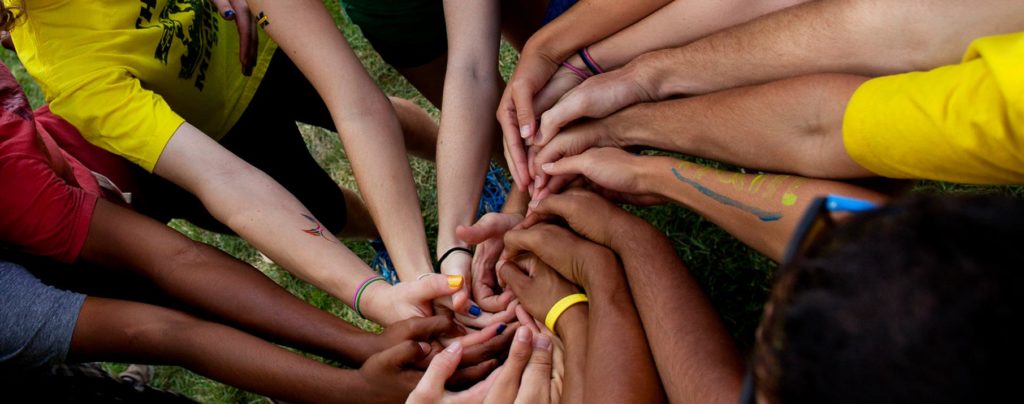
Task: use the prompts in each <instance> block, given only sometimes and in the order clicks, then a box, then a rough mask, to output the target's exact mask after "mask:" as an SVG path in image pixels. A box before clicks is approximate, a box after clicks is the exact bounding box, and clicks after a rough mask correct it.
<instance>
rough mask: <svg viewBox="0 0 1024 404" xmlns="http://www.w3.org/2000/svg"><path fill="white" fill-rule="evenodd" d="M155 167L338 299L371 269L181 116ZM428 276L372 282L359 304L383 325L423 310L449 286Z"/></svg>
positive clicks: (351, 292) (284, 192) (428, 310)
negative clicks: (393, 282)
mask: <svg viewBox="0 0 1024 404" xmlns="http://www.w3.org/2000/svg"><path fill="white" fill-rule="evenodd" d="M154 172H155V173H156V174H157V175H160V176H161V177H164V178H166V179H168V180H169V181H171V182H174V183H176V184H178V185H179V186H181V187H182V188H184V189H186V190H188V191H189V192H191V193H193V194H194V195H196V196H197V197H198V198H199V199H200V200H201V201H203V204H204V206H206V208H207V210H209V211H210V213H211V214H212V215H213V216H214V217H215V218H217V219H218V220H220V221H221V223H224V224H225V225H227V226H228V227H230V228H231V229H232V230H234V231H235V232H236V233H237V234H239V235H240V236H242V238H244V239H245V240H246V241H248V242H249V243H251V244H252V245H253V246H255V247H256V248H257V249H259V250H260V251H263V252H264V253H265V254H267V256H268V257H270V258H271V259H272V260H274V262H276V263H278V264H280V265H281V266H282V267H285V268H289V269H290V270H291V271H292V273H293V274H295V275H296V276H298V277H299V278H301V279H303V280H305V281H307V282H310V283H312V284H313V285H316V286H317V287H319V288H321V289H323V290H325V291H327V292H328V293H330V294H332V295H334V296H335V297H338V298H339V299H342V301H351V299H352V297H353V296H354V295H355V293H356V290H357V289H358V287H359V286H360V283H361V282H362V281H363V280H365V279H366V278H368V277H369V276H370V275H372V274H373V272H371V271H370V269H369V268H368V267H367V266H366V264H365V263H363V262H362V260H360V259H359V257H357V256H356V255H355V254H353V253H352V252H351V251H349V250H348V249H347V248H345V246H344V245H342V244H341V243H340V242H338V240H337V239H336V238H335V237H334V236H333V235H331V234H330V232H327V231H317V230H318V229H321V228H322V227H321V226H320V225H319V222H316V221H315V219H313V216H312V214H311V213H310V212H309V211H308V210H306V208H305V207H304V206H303V205H302V203H301V202H299V201H298V200H297V199H295V197H294V196H293V195H291V194H290V193H288V191H287V190H285V189H284V187H282V186H281V185H280V184H278V183H277V182H275V181H274V180H273V179H272V178H270V177H269V176H267V175H266V174H265V173H263V172H262V171H260V170H258V169H256V168H255V167H253V166H251V165H249V164H248V163H246V162H245V161H242V160H241V159H239V158H238V157H237V156H235V155H234V154H232V153H231V152H229V151H228V150H226V149H224V148H223V147H222V146H221V145H220V144H218V143H217V142H215V141H213V140H212V139H210V138H209V137H208V136H206V135H205V134H203V133H201V132H200V131H199V130H198V129H196V128H195V127H192V126H191V125H189V124H187V123H186V124H183V125H182V126H181V127H180V128H179V129H178V131H177V132H176V133H175V134H174V136H173V137H172V138H171V139H170V141H169V142H168V144H167V146H166V147H165V148H164V152H163V154H162V155H161V157H160V160H159V162H158V163H157V165H156V168H155V170H154ZM417 223H419V222H417ZM432 278H439V279H429V278H427V279H424V280H423V281H420V282H403V283H402V284H400V285H399V286H395V287H391V286H387V285H386V284H385V283H384V282H375V283H373V284H372V285H370V286H369V287H368V288H367V290H366V292H365V295H364V301H365V302H364V303H362V304H361V305H360V306H361V307H362V309H363V313H364V314H366V316H367V317H368V318H370V319H372V320H374V321H376V322H378V323H381V324H385V325H388V324H391V323H395V322H397V321H400V320H402V319H405V318H409V317H423V316H429V315H430V314H431V307H430V302H431V301H432V300H433V299H434V298H435V297H439V296H446V295H447V294H450V293H453V292H454V291H455V289H451V290H449V289H448V288H447V286H446V284H445V281H444V279H440V278H442V277H432ZM404 285H408V286H404ZM399 288H405V290H410V289H413V290H415V291H416V292H417V293H419V292H429V293H427V294H428V295H429V296H419V295H417V296H414V295H413V294H410V293H402V291H401V290H396V289H399ZM446 293H447V294H446ZM402 302H404V303H402Z"/></svg>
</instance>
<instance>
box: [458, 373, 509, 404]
mask: <svg viewBox="0 0 1024 404" xmlns="http://www.w3.org/2000/svg"><path fill="white" fill-rule="evenodd" d="M502 369H503V368H501V367H498V368H497V369H494V371H493V372H491V374H490V375H488V376H487V379H484V381H482V382H480V383H477V384H476V385H475V386H473V387H471V388H470V389H469V390H466V391H465V392H463V393H462V394H460V395H459V397H458V401H456V402H458V403H467V404H469V403H473V404H475V403H482V402H484V399H486V398H487V394H488V393H490V392H491V387H492V386H494V381H495V380H497V379H498V377H499V376H501V372H502Z"/></svg>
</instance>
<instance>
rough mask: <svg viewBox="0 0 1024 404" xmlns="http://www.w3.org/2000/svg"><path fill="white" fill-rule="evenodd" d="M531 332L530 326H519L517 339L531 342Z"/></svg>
mask: <svg viewBox="0 0 1024 404" xmlns="http://www.w3.org/2000/svg"><path fill="white" fill-rule="evenodd" d="M529 333H530V330H529V329H528V328H526V327H519V329H518V330H516V341H519V342H530V336H529V335H528V334H529Z"/></svg>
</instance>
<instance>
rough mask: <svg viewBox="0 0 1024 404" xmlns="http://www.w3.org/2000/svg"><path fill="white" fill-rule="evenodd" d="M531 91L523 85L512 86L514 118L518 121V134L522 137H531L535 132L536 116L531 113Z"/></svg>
mask: <svg viewBox="0 0 1024 404" xmlns="http://www.w3.org/2000/svg"><path fill="white" fill-rule="evenodd" d="M533 95H534V94H533V91H532V89H530V88H527V86H525V85H519V86H515V87H513V88H512V101H513V103H514V104H515V106H516V119H517V120H518V121H519V135H520V136H522V137H523V139H527V138H532V137H533V135H534V134H535V133H536V132H537V116H536V115H535V114H534V113H533Z"/></svg>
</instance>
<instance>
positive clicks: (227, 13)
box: [212, 0, 260, 76]
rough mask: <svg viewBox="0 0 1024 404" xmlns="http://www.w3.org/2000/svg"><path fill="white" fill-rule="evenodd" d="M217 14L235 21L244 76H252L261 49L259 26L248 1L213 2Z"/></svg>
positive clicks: (227, 0)
mask: <svg viewBox="0 0 1024 404" xmlns="http://www.w3.org/2000/svg"><path fill="white" fill-rule="evenodd" d="M212 1H213V4H214V6H216V7H217V12H219V13H220V16H221V17H223V18H224V19H225V20H228V21H234V22H235V25H237V26H238V43H239V51H238V59H239V62H241V64H242V74H244V75H246V76H251V75H252V69H253V67H256V56H257V54H256V53H257V50H258V49H259V41H260V35H259V26H257V25H256V20H255V18H254V17H253V15H252V13H250V12H249V3H248V1H247V0H212Z"/></svg>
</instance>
